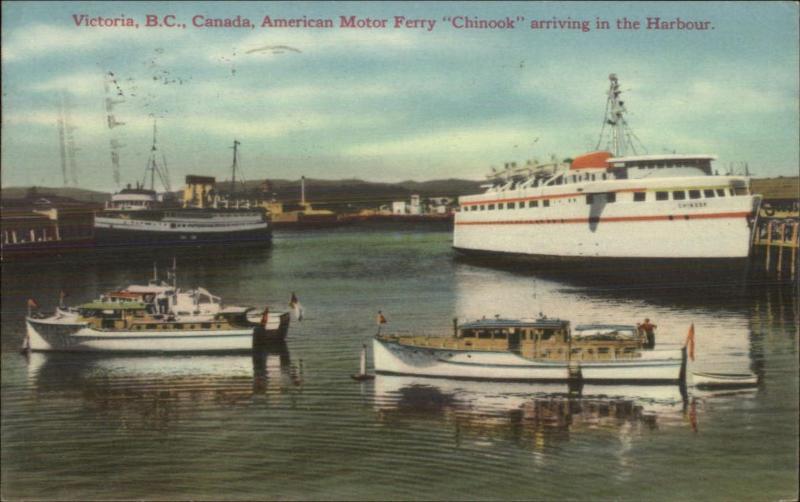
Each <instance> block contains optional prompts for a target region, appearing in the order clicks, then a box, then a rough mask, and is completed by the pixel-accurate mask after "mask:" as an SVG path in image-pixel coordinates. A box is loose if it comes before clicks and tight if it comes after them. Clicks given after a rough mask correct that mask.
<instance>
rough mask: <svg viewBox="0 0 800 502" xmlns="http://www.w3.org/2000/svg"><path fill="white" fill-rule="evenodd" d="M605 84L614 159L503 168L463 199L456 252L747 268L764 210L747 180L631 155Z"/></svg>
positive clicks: (683, 160)
mask: <svg viewBox="0 0 800 502" xmlns="http://www.w3.org/2000/svg"><path fill="white" fill-rule="evenodd" d="M609 78H610V80H611V86H610V89H609V92H608V106H607V109H608V117H607V121H606V123H607V124H609V125H610V126H611V130H612V131H611V132H612V147H613V150H614V153H613V154H612V153H611V152H608V151H596V152H592V153H589V154H586V155H582V156H579V157H577V158H575V159H572V160H571V161H564V162H553V163H550V164H546V165H539V164H528V165H526V166H523V167H517V166H516V165H514V164H512V165H507V168H506V170H505V171H503V172H502V173H499V174H496V175H493V176H491V177H490V181H491V183H489V184H487V185H485V186H486V188H487V190H486V191H485V192H484V193H482V194H479V195H469V196H463V197H460V199H459V206H460V207H459V210H458V212H457V213H456V215H455V222H454V223H455V224H454V234H453V247H454V248H455V249H456V250H457V251H459V252H461V253H463V254H468V255H469V254H472V255H500V256H504V257H517V258H519V257H522V258H526V259H534V260H547V259H556V260H558V261H564V260H567V261H568V262H572V263H575V262H597V261H603V260H625V263H628V264H630V263H635V262H637V261H638V262H645V261H646V260H658V261H660V262H669V261H673V262H686V261H700V262H705V263H709V262H713V263H721V262H725V263H726V264H733V263H735V264H740V263H741V264H743V263H744V262H745V261H746V259H747V257H748V255H749V250H750V240H751V233H752V229H753V226H754V219H755V216H756V214H757V212H758V206H759V204H760V200H761V198H760V196H758V195H753V194H752V192H751V190H750V179H749V178H748V177H746V176H733V175H718V174H717V173H715V172H714V171H713V170H712V166H711V162H712V161H713V160H715V159H716V157H714V156H712V155H704V154H701V155H675V154H670V155H627V154H626V150H627V149H628V145H629V143H630V138H631V136H632V133H631V132H630V131H629V130H628V127H627V124H626V121H625V119H624V112H625V108H624V106H623V102H622V101H621V100H620V94H621V91H620V88H619V83H618V81H617V78H616V76H615V75H613V74H612V75H610V77H609ZM630 146H631V147H632V146H633V145H630Z"/></svg>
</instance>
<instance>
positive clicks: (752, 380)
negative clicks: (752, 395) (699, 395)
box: [692, 371, 758, 389]
mask: <svg viewBox="0 0 800 502" xmlns="http://www.w3.org/2000/svg"><path fill="white" fill-rule="evenodd" d="M692 381H693V384H694V386H695V387H697V388H699V389H730V388H738V387H755V386H757V385H758V376H757V375H755V374H753V373H706V372H699V371H695V372H692Z"/></svg>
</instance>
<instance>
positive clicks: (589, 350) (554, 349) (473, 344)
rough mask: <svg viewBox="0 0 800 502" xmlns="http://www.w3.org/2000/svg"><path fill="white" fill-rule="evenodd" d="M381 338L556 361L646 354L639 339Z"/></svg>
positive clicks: (402, 335)
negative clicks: (511, 342)
mask: <svg viewBox="0 0 800 502" xmlns="http://www.w3.org/2000/svg"><path fill="white" fill-rule="evenodd" d="M378 339H380V340H384V341H390V342H395V343H399V344H400V345H405V346H409V347H420V348H427V349H444V350H463V351H486V352H512V353H516V354H519V355H520V356H522V357H524V358H526V359H536V360H542V359H544V360H552V361H564V360H571V361H614V360H632V359H638V358H641V357H642V353H641V350H642V346H641V343H640V342H639V341H638V340H572V341H570V342H568V343H564V342H560V341H548V340H545V341H539V340H520V342H519V344H518V346H517V347H516V348H515V347H513V346H511V347H510V346H509V341H508V340H506V339H489V338H456V337H444V336H431V335H405V334H385V335H378Z"/></svg>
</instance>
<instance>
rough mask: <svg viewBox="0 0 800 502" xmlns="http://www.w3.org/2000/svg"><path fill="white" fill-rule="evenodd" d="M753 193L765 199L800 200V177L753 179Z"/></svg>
mask: <svg viewBox="0 0 800 502" xmlns="http://www.w3.org/2000/svg"><path fill="white" fill-rule="evenodd" d="M752 184H753V193H758V194H761V195H763V196H764V199H766V200H769V199H783V200H786V199H795V200H797V199H800V176H787V177H784V176H780V177H778V178H761V179H753V181H752Z"/></svg>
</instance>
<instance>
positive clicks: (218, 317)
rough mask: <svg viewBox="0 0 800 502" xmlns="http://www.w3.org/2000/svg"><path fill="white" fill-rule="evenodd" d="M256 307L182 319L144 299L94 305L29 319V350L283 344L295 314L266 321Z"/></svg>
mask: <svg viewBox="0 0 800 502" xmlns="http://www.w3.org/2000/svg"><path fill="white" fill-rule="evenodd" d="M251 310H253V309H248V308H244V307H227V308H222V309H220V310H219V311H217V312H216V313H215V314H209V315H206V316H204V317H199V316H193V317H189V318H182V317H178V316H175V315H172V314H164V313H159V312H158V311H157V310H156V308H155V306H154V304H152V303H145V302H141V301H99V300H98V301H94V302H89V303H85V304H83V305H80V306H79V307H77V308H76V309H75V311H76V313H74V314H72V315H69V316H63V315H62V314H59V313H56V314H55V315H53V316H51V317H45V318H35V317H32V316H28V317H27V318H26V325H27V337H26V345H27V347H26V348H27V349H29V350H32V351H98V352H146V353H149V352H191V353H195V352H214V353H221V352H240V351H249V350H251V349H252V347H253V343H257V342H259V341H266V340H274V341H280V340H284V339H285V338H286V333H287V331H288V329H289V314H288V313H280V314H269V313H268V312H266V311H265V312H264V313H263V314H262V316H261V320H260V322H253V321H252V320H251V319H250V318H248V314H249V313H250V311H251Z"/></svg>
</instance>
